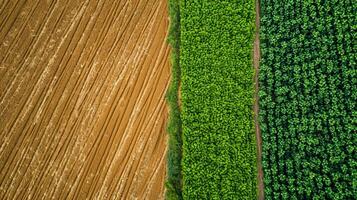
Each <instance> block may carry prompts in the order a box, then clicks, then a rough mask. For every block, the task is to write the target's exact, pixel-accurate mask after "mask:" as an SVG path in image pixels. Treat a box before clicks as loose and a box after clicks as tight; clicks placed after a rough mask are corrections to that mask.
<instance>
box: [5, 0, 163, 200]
mask: <svg viewBox="0 0 357 200" xmlns="http://www.w3.org/2000/svg"><path fill="white" fill-rule="evenodd" d="M167 27H168V14H167V3H166V0H159V1H157V0H130V1H129V0H57V1H56V0H47V1H41V0H0V199H50V198H53V199H86V198H88V199H162V198H163V194H164V180H165V175H166V148H167V147H166V140H167V137H166V131H165V127H166V118H167V108H166V103H165V98H164V96H165V92H166V89H167V87H168V82H169V79H170V68H169V61H168V55H169V48H168V46H167V44H166V35H167Z"/></svg>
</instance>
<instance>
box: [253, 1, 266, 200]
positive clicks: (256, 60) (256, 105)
mask: <svg viewBox="0 0 357 200" xmlns="http://www.w3.org/2000/svg"><path fill="white" fill-rule="evenodd" d="M255 14H256V16H255V27H256V30H255V39H254V49H253V53H254V56H253V63H254V69H255V75H254V83H255V102H254V121H255V133H256V138H257V154H258V158H257V165H258V177H257V178H258V199H259V200H263V199H264V182H263V168H262V137H261V132H260V127H259V120H258V117H259V95H258V91H259V79H258V78H259V62H260V39H259V29H260V1H259V0H256V1H255Z"/></svg>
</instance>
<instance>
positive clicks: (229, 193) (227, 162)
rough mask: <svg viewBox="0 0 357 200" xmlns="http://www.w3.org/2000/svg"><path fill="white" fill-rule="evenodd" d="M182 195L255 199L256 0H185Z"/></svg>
mask: <svg viewBox="0 0 357 200" xmlns="http://www.w3.org/2000/svg"><path fill="white" fill-rule="evenodd" d="M180 19H181V20H180V34H181V35H180V68H181V81H182V82H181V83H182V89H181V94H182V113H181V117H182V131H183V147H182V150H183V157H182V170H183V189H182V191H183V199H256V196H257V184H256V182H257V181H256V179H257V178H256V177H257V172H256V171H257V169H256V168H257V167H256V140H255V134H254V126H253V109H252V107H253V91H254V87H253V73H254V70H253V66H252V47H253V35H254V29H255V25H254V19H255V1H254V0H241V1H236V0H221V1H212V0H201V1H196V0H185V1H180Z"/></svg>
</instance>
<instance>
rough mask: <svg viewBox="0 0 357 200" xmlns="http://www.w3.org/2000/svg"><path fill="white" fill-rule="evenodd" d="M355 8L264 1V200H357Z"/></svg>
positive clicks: (334, 1) (348, 3)
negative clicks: (356, 199)
mask: <svg viewBox="0 0 357 200" xmlns="http://www.w3.org/2000/svg"><path fill="white" fill-rule="evenodd" d="M356 11H357V4H356V3H355V2H353V1H348V0H345V1H338V0H330V1H315V0H306V1H296V0H289V1H277V0H275V1H274V0H262V1H261V16H262V18H261V31H260V39H261V46H260V48H261V55H262V60H261V65H260V79H259V81H260V90H259V94H260V127H261V133H262V137H263V170H264V185H265V191H264V192H265V199H267V200H268V199H334V200H335V199H355V198H356V194H357V188H356V180H357V173H356V170H357V159H356V155H357V152H356V147H357V137H356V136H357V135H356V126H355V125H356V117H357V116H356V102H357V101H356V100H357V77H356V42H355V41H356V40H355V38H356V33H357V31H356V22H357V19H356V17H357V16H356Z"/></svg>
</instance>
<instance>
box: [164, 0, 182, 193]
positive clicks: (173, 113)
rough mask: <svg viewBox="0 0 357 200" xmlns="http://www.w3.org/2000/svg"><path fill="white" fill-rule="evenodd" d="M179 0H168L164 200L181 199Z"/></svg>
mask: <svg viewBox="0 0 357 200" xmlns="http://www.w3.org/2000/svg"><path fill="white" fill-rule="evenodd" d="M179 1H180V0H168V10H169V16H170V28H169V36H168V42H169V44H170V47H171V83H170V87H169V89H168V91H167V95H166V98H167V102H168V105H169V110H170V111H169V112H170V115H169V122H168V126H167V132H168V134H169V141H168V152H167V180H166V184H165V185H166V194H165V196H166V199H168V200H180V199H182V166H181V160H182V123H181V116H180V107H179V95H178V93H179V85H180V77H181V69H180V2H179Z"/></svg>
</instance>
